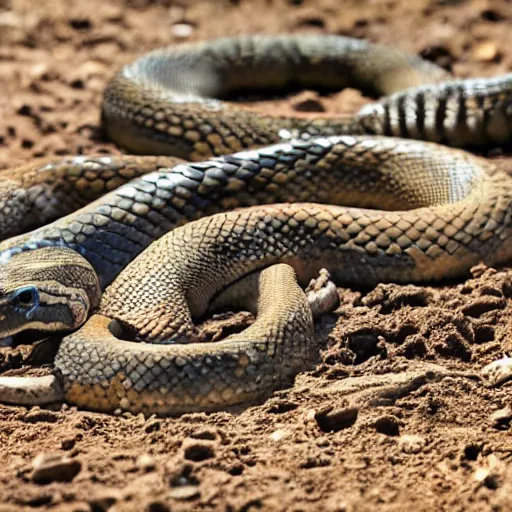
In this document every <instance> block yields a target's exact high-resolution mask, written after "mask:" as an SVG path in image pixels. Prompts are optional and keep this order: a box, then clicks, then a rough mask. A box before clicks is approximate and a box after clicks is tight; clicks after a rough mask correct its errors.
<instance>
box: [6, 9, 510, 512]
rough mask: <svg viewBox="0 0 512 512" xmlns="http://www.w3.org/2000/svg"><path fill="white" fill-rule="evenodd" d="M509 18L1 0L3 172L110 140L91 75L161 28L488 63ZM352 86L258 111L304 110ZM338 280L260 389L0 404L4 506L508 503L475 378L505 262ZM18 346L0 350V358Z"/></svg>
mask: <svg viewBox="0 0 512 512" xmlns="http://www.w3.org/2000/svg"><path fill="white" fill-rule="evenodd" d="M511 18H512V10H511V7H510V4H509V3H508V2H506V0H503V1H501V2H500V1H495V2H492V1H484V0H475V1H472V2H469V1H464V0H451V1H450V0H438V1H427V0H418V1H415V2H411V1H405V0H403V1H402V0H387V1H379V0H377V1H376V0H374V1H371V0H351V1H349V0H346V1H344V2H338V1H336V0H316V1H315V0H311V1H308V0H304V1H302V0H289V1H287V2H285V1H272V0H261V1H231V2H228V1H225V2H213V1H212V2H206V1H205V2H194V3H192V4H191V5H188V4H187V2H185V1H184V0H182V1H181V2H173V1H161V2H151V1H149V0H126V2H124V3H121V2H114V1H113V2H110V3H106V2H101V1H99V0H94V1H93V0H91V1H89V2H79V1H76V2H75V1H72V2H70V1H64V0H47V1H46V2H37V3H34V2H32V1H30V0H12V1H9V0H0V43H1V46H0V75H1V76H2V95H1V97H0V114H1V122H0V168H2V167H4V168H6V167H8V166H12V165H14V164H17V163H21V162H23V161H26V160H29V159H31V158H34V157H38V156H49V155H63V154H72V153H77V152H79V153H80V152H81V153H88V154H91V153H98V152H109V153H111V152H118V150H117V149H116V148H115V147H114V146H113V145H112V144H110V143H109V142H108V141H106V140H104V139H103V138H102V135H101V132H100V130H99V116H98V112H99V104H100V100H101V92H102V90H103V88H104V86H105V83H106V81H107V80H108V78H109V77H110V76H112V74H113V73H114V71H115V70H116V69H118V68H119V67H120V66H121V65H122V64H123V63H125V62H128V61H129V60H131V59H133V58H134V57H135V56H136V55H139V54H140V53H141V52H143V51H145V50H148V49H150V48H154V47H157V46H161V45H164V44H168V43H170V42H177V41H182V40H196V39H205V38H208V37H213V36H221V35H228V34H239V33H244V32H267V33H276V32H284V31H298V30H307V31H316V32H327V31H328V32H332V33H340V34H347V35H352V36H356V37H364V38H368V39H370V40H373V41H379V42H382V43H387V44H393V45H395V46H398V47H401V48H403V49H404V50H406V51H409V52H411V53H421V54H422V55H424V56H425V57H427V58H429V59H432V60H434V61H437V62H438V63H439V64H441V65H444V66H446V67H449V68H451V69H452V70H453V71H454V72H455V73H456V74H457V75H460V76H477V75H497V74H500V73H504V72H506V71H507V70H509V69H511V68H512V51H511V50H510V48H512V31H511V30H510V20H511ZM364 101H365V100H364V99H363V98H361V97H360V96H359V95H358V94H356V93H354V92H353V91H345V92H343V93H341V94H338V95H333V96H331V97H328V98H323V97H322V98H321V97H319V96H318V95H316V94H315V93H312V92H306V93H302V94H299V95H297V96H295V97H292V98H286V99H281V100H277V101H276V102H273V103H269V102H262V103H261V104H258V105H256V107H257V108H259V109H271V110H272V111H273V112H276V111H277V112H291V111H294V110H295V111H300V112H304V111H306V112H305V113H304V115H315V116H316V115H325V114H324V113H325V112H327V113H331V114H332V113H339V112H349V111H353V110H355V109H356V108H357V107H358V106H359V105H361V104H362V103H363V102H364ZM251 106H252V107H254V106H255V105H254V104H251ZM490 156H493V157H496V156H498V157H499V158H497V159H496V158H495V160H496V161H497V163H498V164H499V165H500V166H501V167H502V168H504V169H507V164H509V163H510V159H508V158H507V157H506V156H502V155H501V154H500V153H499V152H494V153H493V154H492V155H490ZM340 295H341V302H342V303H341V306H340V307H339V308H338V310H337V311H336V312H335V313H333V314H331V315H327V316H325V317H324V318H323V319H322V320H321V321H320V322H319V324H318V326H317V332H318V342H319V347H321V348H322V352H321V361H320V362H319V364H318V366H317V368H316V370H315V371H314V372H311V373H309V374H302V375H300V376H298V378H297V380H296V384H295V386H294V387H293V388H291V389H287V390H283V391H281V392H278V393H276V394H275V395H273V397H272V398H271V399H270V400H268V401H267V402H265V403H264V404H262V405H256V406H252V407H249V408H246V409H243V410H240V411H234V412H229V413H228V412H222V413H217V414H210V415H206V414H189V415H185V416H182V417H181V418H178V419H157V418H149V419H148V418H144V417H142V416H140V417H139V416H137V417H134V416H130V415H127V416H119V417H114V416H107V415H102V414H94V413H89V412H83V411H76V410H75V409H73V408H68V407H66V406H63V407H62V408H59V409H58V410H41V409H38V408H33V409H31V410H27V409H25V408H21V407H3V406H0V456H1V458H2V460H3V461H4V462H3V465H2V468H1V469H0V502H1V503H2V505H0V511H7V510H20V509H22V508H25V507H26V508H27V509H34V508H38V507H39V508H44V509H51V510H62V511H64V510H66V511H68V510H74V511H77V512H78V511H102V510H110V511H115V510H117V511H121V510H122V511H126V510H134V511H140V510H147V511H152V512H157V511H167V510H192V509H193V510H201V509H203V510H211V509H215V510H228V511H234V510H240V511H242V510H243V511H249V510H256V509H262V510H295V511H299V510H328V511H352V510H370V511H371V510H379V511H380V510H384V511H386V510H393V511H395V510H416V511H427V510H428V511H433V510H435V511H437V510H450V511H459V510H460V511H472V510H474V511H479V512H480V511H482V510H495V511H498V510H502V511H506V510H511V509H512V498H511V495H512V465H511V464H510V462H509V460H510V457H511V453H512V441H511V436H510V433H511V432H510V419H511V417H512V412H511V411H510V401H511V398H510V397H511V390H512V385H511V384H510V383H509V384H505V385H503V386H501V387H499V388H496V389H491V388H488V387H486V386H485V384H484V383H483V382H482V381H481V379H480V374H479V370H480V368H481V367H482V366H484V365H485V364H487V363H489V362H491V361H493V360H495V359H497V358H499V357H501V356H502V355H503V354H505V353H510V352H511V351H512V342H511V341H510V320H509V319H510V318H512V300H511V297H512V271H509V270H508V269H498V270H495V269H487V268H484V267H477V268H475V269H473V275H472V276H470V278H468V279H467V280H466V281H465V282H459V283H455V284H446V285H443V286H438V287H420V286H396V285H380V286H377V287H376V288H375V289H373V290H349V289H340ZM239 321H240V319H239ZM27 352H28V351H27V350H26V349H23V348H22V349H18V350H17V351H15V352H14V353H13V352H12V351H11V350H8V349H0V371H4V370H11V371H12V370H13V369H14V370H15V369H16V368H19V367H20V366H21V365H22V363H23V362H25V358H26V355H27ZM39 454H46V456H44V457H42V458H41V457H39V458H37V459H36V456H38V455H39ZM48 454H53V455H52V456H49V455H48ZM34 459H35V460H34ZM33 466H34V467H35V469H33Z"/></svg>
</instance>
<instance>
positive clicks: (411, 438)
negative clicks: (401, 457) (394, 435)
mask: <svg viewBox="0 0 512 512" xmlns="http://www.w3.org/2000/svg"><path fill="white" fill-rule="evenodd" d="M398 444H399V446H400V449H401V450H402V451H403V452H404V453H419V452H421V451H422V450H423V448H424V447H425V445H426V444H427V442H426V440H425V438H424V437H422V436H417V435H414V434H405V435H403V436H400V438H399V439H398Z"/></svg>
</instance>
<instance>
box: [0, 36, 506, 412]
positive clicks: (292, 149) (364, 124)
mask: <svg viewBox="0 0 512 512" xmlns="http://www.w3.org/2000/svg"><path fill="white" fill-rule="evenodd" d="M447 78H448V77H447V75H446V73H445V72H444V71H442V70H440V69H439V68H437V67H436V66H434V65H432V64H429V63H426V62H424V61H422V60H421V59H418V58H414V57H407V56H404V55H402V54H399V53H397V52H394V51H392V50H390V49H387V48H384V47H380V46H377V45H371V44H369V43H366V42H363V41H359V40H354V39H350V38H344V37H341V36H305V35H303V36H300V35H296V36H266V37H263V36H260V37H255V36H246V37H239V38H228V39H221V40H218V41H214V42H209V43H200V44H194V45H183V46H178V47H172V48H169V49H165V50H158V51H156V52H153V53H150V54H148V55H146V56H143V57H142V58H140V59H139V60H137V61H136V62H134V63H133V64H131V65H128V66H126V67H125V68H124V69H123V70H122V71H121V72H120V73H119V74H118V75H116V76H115V78H114V79H113V81H112V82H111V83H110V85H109V86H108V87H107V90H106V92H105V100H104V105H103V123H104V126H105V129H106V132H107V134H108V135H109V136H110V138H112V139H113V140H114V141H116V142H117V143H118V144H120V145H122V146H123V147H125V148H127V149H128V150H130V151H132V152H138V153H159V154H174V155H176V156H178V157H185V158H189V159H195V160H204V159H207V158H208V157H209V156H210V155H212V154H213V155H223V154H230V153H233V152H234V151H238V150H241V149H243V148H246V147H248V146H261V145H266V144H271V143H276V142H279V141H283V140H285V142H281V143H280V144H277V145H274V146H270V147H263V148H261V149H254V150H250V151H242V152H238V153H235V154H232V155H231V156H218V157H216V158H211V159H209V160H205V161H203V162H201V163H196V164H194V163H189V164H185V163H183V164H179V165H177V166H175V167H173V168H172V169H169V168H165V167H166V166H169V165H171V164H170V162H172V160H171V161H168V160H166V159H165V157H116V158H108V157H102V158H85V157H79V158H78V159H68V160H66V162H64V164H63V163H62V162H61V163H60V164H59V166H57V165H56V164H53V163H45V166H44V167H43V168H41V169H39V170H37V172H36V169H35V168H34V167H30V166H29V167H26V168H24V170H23V171H17V173H18V174H16V172H14V171H4V175H5V176H6V177H7V178H9V179H6V180H4V183H5V194H4V195H3V197H4V198H5V199H4V201H3V211H4V212H7V211H10V212H14V213H16V214H17V215H21V216H24V217H25V218H27V219H28V220H27V225H25V226H24V229H28V228H29V227H33V225H32V224H30V223H33V222H34V221H35V220H34V219H39V220H42V221H43V222H48V221H49V220H50V219H51V218H54V217H56V216H59V215H63V214H66V213H69V211H70V210H71V209H72V208H73V207H77V206H81V204H83V203H77V202H76V201H52V202H51V208H50V207H48V204H49V202H48V201H46V200H45V199H44V198H45V197H47V196H49V197H55V196H54V195H53V194H54V193H55V191H57V192H58V191H59V190H60V191H62V190H64V195H65V196H66V197H74V195H76V194H78V195H80V197H83V195H82V194H80V193H81V191H83V190H86V191H87V193H88V199H90V198H91V197H96V196H98V195H100V194H102V193H104V192H105V191H108V190H111V189H113V188H114V187H115V186H117V185H119V184H120V183H121V182H122V181H127V180H129V179H131V178H133V177H135V176H139V175H142V174H144V173H145V172H149V171H151V170H154V172H149V174H144V175H143V176H141V177H139V178H138V179H136V180H134V181H130V182H129V183H127V184H126V185H123V186H121V187H120V188H117V189H116V190H114V191H113V192H110V193H109V194H107V195H105V196H102V197H100V198H99V199H97V200H96V201H94V202H93V203H91V204H90V205H88V206H85V207H84V208H82V209H81V210H78V211H77V212H75V213H71V214H70V215H68V216H65V217H63V218H61V219H59V220H56V221H54V222H53V223H50V224H48V225H45V226H42V227H40V228H38V229H36V230H35V231H32V232H30V233H28V234H25V235H19V236H16V237H14V238H10V239H7V240H5V241H4V242H2V244H1V247H0V248H1V249H2V252H1V253H0V292H1V293H0V315H1V316H0V333H1V334H2V335H3V336H11V335H16V334H17V333H19V332H22V331H24V330H26V329H37V330H41V331H59V330H73V329H76V328H78V327H80V326H81V325H82V324H84V322H85V320H86V318H87V317H88V315H89V314H90V312H91V311H96V310H97V311H98V313H97V314H95V315H93V316H92V318H91V319H90V320H89V321H87V322H86V323H85V325H84V326H83V327H82V328H81V329H79V330H78V331H77V332H75V333H74V334H71V335H68V336H66V337H65V338H64V340H63V341H62V343H61V345H60V347H59V351H58V353H57V357H56V361H55V368H56V376H57V377H56V379H55V378H53V379H50V382H49V383H48V380H46V381H44V387H45V391H46V392H48V391H49V390H50V391H51V390H53V391H55V393H54V394H53V395H52V394H51V393H50V395H49V394H48V393H46V394H43V395H44V397H45V398H41V396H43V395H40V390H39V389H37V388H35V387H34V385H35V384H34V382H35V381H31V382H30V383H29V386H28V387H29V388H30V389H29V391H28V394H27V390H24V389H22V388H23V387H24V386H25V385H26V384H27V382H28V381H24V382H23V383H22V384H20V382H19V381H12V380H10V381H9V380H5V379H8V378H2V379H0V399H1V400H3V401H11V402H15V403H16V402H25V403H34V402H35V401H38V400H39V401H44V400H47V399H49V398H48V397H49V396H51V397H53V398H55V397H56V396H62V393H64V394H65V397H66V399H67V400H69V401H71V402H73V403H76V404H79V405H82V406H85V407H89V408H93V409H98V410H104V411H112V410H114V409H116V408H121V409H124V410H130V411H133V412H138V411H142V412H144V413H153V412H157V413H161V414H176V413H180V412H184V411H192V410H213V409H218V408H221V407H225V406H227V405H231V404H236V403H240V402H243V401H247V400H251V399H257V398H261V397H263V396H266V395H267V394H268V393H269V392H270V391H272V390H273V389H275V388H276V387H277V386H281V385H283V384H285V383H287V382H289V381H290V379H291V378H292V377H293V375H294V374H295V373H296V372H297V371H300V370H301V369H303V368H307V367H308V366H309V365H311V362H312V361H313V360H314V353H315V350H314V347H313V342H312V338H313V334H312V333H313V331H312V323H311V313H310V310H309V306H308V304H307V301H306V299H305V296H304V294H303V293H302V292H301V291H300V289H299V288H298V287H297V285H296V282H295V273H296V275H297V277H298V279H299V281H300V282H301V283H304V282H306V281H307V280H308V279H310V278H311V277H312V276H314V275H315V273H316V272H317V271H318V270H319V269H320V268H322V267H325V268H327V269H328V270H329V271H330V272H331V274H332V276H333V278H334V279H335V281H337V282H345V283H356V284H366V285H372V284H375V283H377V282H380V281H396V282H413V281H424V280H436V279H442V278H446V277H452V276H459V275H462V274H464V273H465V272H467V270H468V269H469V267H470V266H472V265H473V264H475V263H477V262H479V261H484V262H486V263H488V264H493V265H494V264H499V263H502V262H504V261H507V260H508V259H509V257H510V252H511V249H510V248H509V246H510V240H509V239H510V236H511V228H510V215H511V197H512V181H511V180H510V178H508V177H507V176H505V175H504V174H501V173H495V174H493V175H492V176H491V175H489V174H488V173H487V172H486V167H487V164H486V163H485V162H484V161H483V160H481V159H478V158H476V157H473V156H471V155H469V154H467V153H465V152H463V151H460V150H449V149H447V148H444V147H442V146H438V145H436V144H433V143H429V142H417V141H407V140H404V139H401V138H394V137H391V138H389V137H383V136H381V135H392V136H395V137H398V136H400V137H412V138H422V139H426V140H430V141H435V142H442V143H445V144H449V145H454V146H472V145H473V146H481V145H492V144H503V143H507V142H508V141H510V139H511V133H512V132H511V127H512V102H511V95H510V92H511V84H512V77H511V76H505V77H501V78H496V79H480V80H466V81H463V80H452V81H447V82H441V83H439V84H437V85H436V84H434V85H422V84H424V83H427V82H432V81H440V80H443V79H447ZM346 86H351V87H357V88H359V89H361V90H363V91H364V92H365V93H369V94H371V95H388V96H387V97H385V98H384V99H383V100H381V101H379V102H377V103H374V104H371V105H369V106H366V107H364V108H363V109H362V110H361V111H360V113H359V114H358V115H356V116H355V117H354V119H352V120H346V119H345V120H326V119H322V120H315V121H313V122H311V121H307V120H304V119H292V118H274V117H266V116H262V115H259V114H256V113H254V112H249V111H244V110H240V109H238V108H235V107H233V106H229V105H227V104H226V103H224V102H222V101H221V100H220V99H218V98H223V97H226V96H230V95H231V94H233V93H235V92H238V91H241V90H242V91H243V90H246V89H247V88H251V89H257V90H267V89H270V88H274V89H279V90H286V89H288V88H290V87H318V88H323V89H339V88H342V87H346ZM414 86H417V87H414ZM409 87H412V88H409ZM389 95H390V96H389ZM343 134H345V135H343ZM364 134H366V135H364ZM162 167H163V168H162ZM57 170H58V172H57ZM20 176H31V178H30V179H27V180H26V181H25V182H23V179H22V178H21V177H20ZM48 177H49V179H46V178H48ZM9 180H10V181H9ZM20 183H21V185H20ZM80 200H81V201H82V199H80ZM269 203H284V204H272V205H268V204H269ZM263 204H267V206H259V205H263ZM342 204H343V205H345V206H335V205H342ZM61 206H62V209H60V210H59V209H58V208H59V207H61ZM241 206H249V207H250V208H248V209H241V210H235V211H233V212H227V213H218V212H224V211H225V210H231V209H233V208H236V207H241ZM28 212H31V213H30V214H29V213H28ZM34 212H37V213H36V214H34ZM41 212H45V213H44V214H43V213H41ZM214 213H217V215H214V216H211V217H209V215H211V214H214ZM8 217H9V216H8V215H7V214H6V215H4V216H3V217H2V225H1V226H0V229H2V230H3V231H2V233H3V234H4V236H5V235H10V234H13V233H14V231H13V223H12V222H11V223H10V224H8V220H7V218H8ZM200 217H205V218H203V219H199V218H200ZM195 219H199V220H195ZM190 220H194V222H192V223H190V224H187V225H185V226H182V227H177V226H180V225H182V224H184V223H185V222H187V221H190ZM175 227H177V229H175V230H174V231H172V232H171V233H170V234H168V235H166V236H164V237H162V238H161V239H160V240H158V242H155V243H154V244H152V245H151V246H150V247H149V248H148V249H147V250H145V251H144V252H143V253H142V254H140V253H141V252H142V251H143V250H144V249H145V248H146V247H148V246H149V245H150V244H151V243H152V242H153V241H155V240H156V239H158V238H159V237H161V236H162V235H164V234H165V233H166V232H168V231H171V230H173V229H174V228H175ZM139 254H140V256H138V255H139ZM279 263H281V264H283V263H284V264H287V265H288V266H286V265H277V266H275V265H276V264H279ZM127 265H128V266H127ZM272 265H274V266H272ZM126 266H127V268H126V269H125V270H124V271H123V272H121V271H122V270H123V269H124V268H125V267H126ZM290 266H291V267H292V268H293V270H292V269H290ZM256 271H260V273H259V274H251V272H256ZM294 272H295V273H294ZM116 276H118V277H117V279H116ZM111 283H112V284H111ZM108 285H110V286H108ZM230 285H232V286H231V287H229V286H230ZM107 286H108V288H107ZM105 288H106V291H105V293H104V294H103V296H101V292H102V291H103V290H105ZM219 294H220V295H219ZM212 301H213V305H219V304H222V305H224V304H231V303H233V302H234V303H235V304H237V305H242V306H244V307H247V308H249V309H251V310H253V311H254V312H255V313H256V314H257V320H256V322H255V324H254V325H253V326H251V327H250V328H248V329H247V330H246V331H244V333H241V334H237V335H234V336H232V337H230V338H228V339H226V340H224V341H223V342H221V343H217V344H191V343H187V342H189V341H192V340H193V339H194V329H193V323H192V320H193V319H195V318H199V317H200V316H201V315H202V314H204V313H205V312H206V311H207V309H208V308H209V307H211V306H212ZM120 339H130V340H134V341H141V340H142V341H145V342H146V343H129V342H128V341H121V340H120ZM169 342H174V345H172V346H167V345H166V343H169ZM39 382H42V381H39ZM60 386H62V387H60Z"/></svg>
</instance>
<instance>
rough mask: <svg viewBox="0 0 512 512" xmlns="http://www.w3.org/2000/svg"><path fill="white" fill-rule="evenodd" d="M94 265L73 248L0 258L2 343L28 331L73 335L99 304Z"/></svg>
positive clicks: (4, 253) (6, 255) (14, 254)
mask: <svg viewBox="0 0 512 512" xmlns="http://www.w3.org/2000/svg"><path fill="white" fill-rule="evenodd" d="M99 298H100V285H99V281H98V277H97V275H96V272H95V271H94V269H93V267H92V266H91V265H90V263H89V262H88V261H87V260H86V259H85V258H83V257H82V256H80V255H79V254H78V253H76V252H75V251H73V250H71V249H67V248H57V247H45V248H39V249H33V250H28V251H25V252H20V253H13V251H11V250H9V249H8V250H6V251H4V252H3V253H1V254H0V338H6V337H9V336H13V335H16V334H19V333H21V332H23V331H26V330H36V331H45V332H48V331H49V332H55V331H70V330H73V329H76V328H78V327H80V325H82V324H83V323H84V322H85V320H86V319H87V316H88V315H89V312H90V311H91V310H93V309H94V308H96V307H97V306H98V304H99Z"/></svg>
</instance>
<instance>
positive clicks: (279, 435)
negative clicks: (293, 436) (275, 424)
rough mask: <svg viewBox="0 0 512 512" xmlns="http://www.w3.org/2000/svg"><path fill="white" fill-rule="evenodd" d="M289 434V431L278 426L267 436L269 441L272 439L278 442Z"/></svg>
mask: <svg viewBox="0 0 512 512" xmlns="http://www.w3.org/2000/svg"><path fill="white" fill-rule="evenodd" d="M288 436H289V432H288V431H287V430H284V429H282V428H279V429H277V430H274V432H272V433H271V434H270V435H269V436H268V437H269V438H270V440H271V441H274V442H275V443H278V442H279V441H282V440H283V439H284V438H285V437H288Z"/></svg>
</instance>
